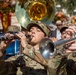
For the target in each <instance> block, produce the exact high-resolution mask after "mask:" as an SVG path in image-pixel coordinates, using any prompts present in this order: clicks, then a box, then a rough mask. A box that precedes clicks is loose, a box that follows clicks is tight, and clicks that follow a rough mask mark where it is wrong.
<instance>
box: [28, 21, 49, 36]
mask: <svg viewBox="0 0 76 75" xmlns="http://www.w3.org/2000/svg"><path fill="white" fill-rule="evenodd" d="M33 26H38V27H39V28H41V30H42V31H43V32H44V33H45V34H46V36H49V33H50V29H49V28H48V27H47V26H46V24H44V23H42V22H40V21H38V22H33V23H29V24H28V25H27V30H30V28H31V27H33Z"/></svg>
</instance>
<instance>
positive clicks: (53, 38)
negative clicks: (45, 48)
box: [50, 37, 58, 42]
mask: <svg viewBox="0 0 76 75" xmlns="http://www.w3.org/2000/svg"><path fill="white" fill-rule="evenodd" d="M50 39H51V40H52V41H53V42H57V41H58V39H57V38H55V37H52V38H50Z"/></svg>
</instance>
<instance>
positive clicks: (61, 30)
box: [60, 26, 68, 33]
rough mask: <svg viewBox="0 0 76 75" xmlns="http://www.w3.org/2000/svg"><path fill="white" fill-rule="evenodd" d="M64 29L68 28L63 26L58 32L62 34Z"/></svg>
mask: <svg viewBox="0 0 76 75" xmlns="http://www.w3.org/2000/svg"><path fill="white" fill-rule="evenodd" d="M66 29H68V26H63V27H62V28H61V29H60V32H61V33H63V32H64V31H65V30H66Z"/></svg>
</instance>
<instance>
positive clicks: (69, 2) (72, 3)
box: [55, 0, 76, 15]
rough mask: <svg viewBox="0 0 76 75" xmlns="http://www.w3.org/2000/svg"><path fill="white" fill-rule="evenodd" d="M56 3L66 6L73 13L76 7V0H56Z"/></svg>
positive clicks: (62, 6)
mask: <svg viewBox="0 0 76 75" xmlns="http://www.w3.org/2000/svg"><path fill="white" fill-rule="evenodd" d="M55 1H56V3H57V4H58V3H59V4H60V5H61V8H65V9H66V10H67V12H68V13H69V14H70V15H72V14H73V11H74V9H75V8H76V0H55Z"/></svg>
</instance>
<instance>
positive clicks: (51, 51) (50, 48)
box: [39, 37, 76, 59]
mask: <svg viewBox="0 0 76 75" xmlns="http://www.w3.org/2000/svg"><path fill="white" fill-rule="evenodd" d="M75 39H76V37H74V38H71V39H69V40H59V41H57V42H53V41H52V40H51V39H49V38H44V39H42V40H41V41H40V44H39V50H40V53H41V54H42V56H43V57H44V58H46V59H49V58H50V57H51V56H53V55H56V53H57V49H56V48H57V47H63V46H64V45H65V44H66V43H67V42H71V41H74V40H75Z"/></svg>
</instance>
